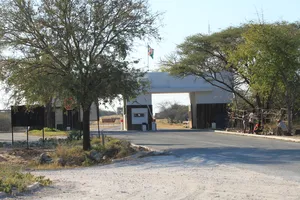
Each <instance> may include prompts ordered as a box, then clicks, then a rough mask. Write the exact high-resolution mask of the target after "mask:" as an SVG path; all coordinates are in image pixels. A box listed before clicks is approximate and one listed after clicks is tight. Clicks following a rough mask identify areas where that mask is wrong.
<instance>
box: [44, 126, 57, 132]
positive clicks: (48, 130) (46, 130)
mask: <svg viewBox="0 0 300 200" xmlns="http://www.w3.org/2000/svg"><path fill="white" fill-rule="evenodd" d="M44 131H45V132H59V131H60V130H58V129H56V128H48V127H45V128H44Z"/></svg>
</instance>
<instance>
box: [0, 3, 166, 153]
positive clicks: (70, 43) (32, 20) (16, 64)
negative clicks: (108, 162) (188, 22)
mask: <svg viewBox="0 0 300 200" xmlns="http://www.w3.org/2000/svg"><path fill="white" fill-rule="evenodd" d="M0 13H1V15H0V25H1V26H0V27H1V30H0V31H1V32H2V33H3V34H2V35H1V36H2V38H1V39H2V40H1V45H2V46H1V47H8V48H9V49H11V50H12V51H15V52H22V57H20V56H14V55H15V54H11V56H9V57H8V58H7V59H4V60H3V62H2V66H1V75H2V76H1V77H2V78H3V79H4V80H5V81H6V83H7V84H8V85H9V86H11V87H14V88H16V91H17V93H18V95H16V98H17V100H18V101H19V102H20V101H21V100H23V99H24V98H25V99H26V100H32V101H39V100H40V99H41V100H43V101H44V102H48V101H49V99H50V97H53V96H55V97H59V98H60V99H63V98H64V97H70V96H71V97H73V98H74V99H75V101H76V102H77V103H78V104H79V105H81V107H82V109H83V111H84V112H85V113H86V114H84V115H83V123H84V124H87V123H89V122H88V112H89V109H90V106H91V104H92V103H93V102H95V101H98V100H99V99H104V100H111V99H114V98H115V97H117V96H118V95H119V94H122V95H123V97H124V98H126V99H129V98H131V97H134V96H136V95H137V94H139V93H140V92H141V90H143V88H144V86H145V82H143V81H141V80H139V78H140V77H143V75H144V72H143V71H142V70H139V69H135V68H133V67H132V63H130V62H128V61H126V57H127V55H128V53H129V52H130V51H131V50H133V47H134V45H133V44H134V42H135V41H136V40H137V39H138V40H144V39H146V38H154V39H159V34H158V27H159V24H158V22H159V19H158V18H159V16H160V15H161V14H160V13H152V12H151V10H150V7H149V5H148V2H147V0H141V1H135V0H123V1H68V0H53V1H52V0H42V1H39V2H33V1H29V0H8V1H2V2H1V4H0ZM32 76H33V77H32ZM91 88H92V89H91ZM84 127H86V128H85V129H84V130H83V134H84V135H85V137H84V142H83V148H84V149H85V150H87V149H89V148H90V141H89V140H90V139H89V129H88V126H84Z"/></svg>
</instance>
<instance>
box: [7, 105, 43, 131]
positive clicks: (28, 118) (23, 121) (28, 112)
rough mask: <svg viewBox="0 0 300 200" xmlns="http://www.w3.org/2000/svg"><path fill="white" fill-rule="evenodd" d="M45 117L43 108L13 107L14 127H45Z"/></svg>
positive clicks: (12, 121)
mask: <svg viewBox="0 0 300 200" xmlns="http://www.w3.org/2000/svg"><path fill="white" fill-rule="evenodd" d="M44 117H45V108H44V107H43V106H11V123H12V126H41V127H44Z"/></svg>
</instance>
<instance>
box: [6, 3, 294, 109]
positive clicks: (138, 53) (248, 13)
mask: <svg viewBox="0 0 300 200" xmlns="http://www.w3.org/2000/svg"><path fill="white" fill-rule="evenodd" d="M149 4H150V6H151V9H152V11H153V12H156V11H159V12H164V14H163V17H162V18H163V19H162V20H161V23H162V25H163V27H161V28H160V34H161V37H162V40H161V41H151V42H148V41H142V42H141V41H140V42H136V44H135V45H134V47H135V48H134V51H133V52H132V54H131V59H133V60H135V59H140V62H139V64H137V67H139V68H144V69H147V63H148V54H147V44H149V45H150V46H151V47H152V48H153V49H154V59H152V58H149V69H150V71H153V70H157V69H158V68H159V61H160V59H163V58H164V57H165V56H166V55H168V54H170V53H172V52H173V51H175V50H176V45H178V44H180V43H182V42H183V41H184V39H185V38H186V37H187V36H190V35H194V34H197V33H208V32H209V28H208V27H210V33H213V32H218V31H220V30H222V29H225V28H227V27H229V26H239V25H241V24H243V23H247V22H249V21H251V20H255V21H257V20H259V19H264V21H266V22H274V21H281V20H284V21H289V22H294V21H299V20H300V12H299V8H300V1H299V0H298V1H296V0H286V1H282V0H281V1H279V0H205V1H204V0H149ZM5 99H6V97H5V95H2V97H1V98H0V101H2V103H1V102H0V108H1V109H3V102H4V101H5ZM164 101H171V102H177V103H180V104H186V105H187V104H189V97H188V94H160V95H153V96H152V104H153V106H154V113H155V112H158V104H159V103H160V102H164ZM1 104H2V105H1ZM118 105H119V103H118V102H116V103H115V105H114V106H118ZM110 107H112V106H108V107H107V109H110ZM111 109H112V108H111Z"/></svg>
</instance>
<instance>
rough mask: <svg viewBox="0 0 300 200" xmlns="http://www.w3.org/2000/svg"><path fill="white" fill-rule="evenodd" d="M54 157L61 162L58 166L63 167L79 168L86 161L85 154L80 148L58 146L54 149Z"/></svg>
mask: <svg viewBox="0 0 300 200" xmlns="http://www.w3.org/2000/svg"><path fill="white" fill-rule="evenodd" d="M54 156H55V157H57V158H58V159H61V160H62V161H60V162H62V163H60V164H61V165H63V166H64V165H67V166H74V165H75V166H81V165H82V162H84V161H85V159H86V154H85V152H84V151H83V150H82V148H81V147H80V146H73V147H70V146H61V145H59V146H58V147H57V148H56V151H55V154H54Z"/></svg>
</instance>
